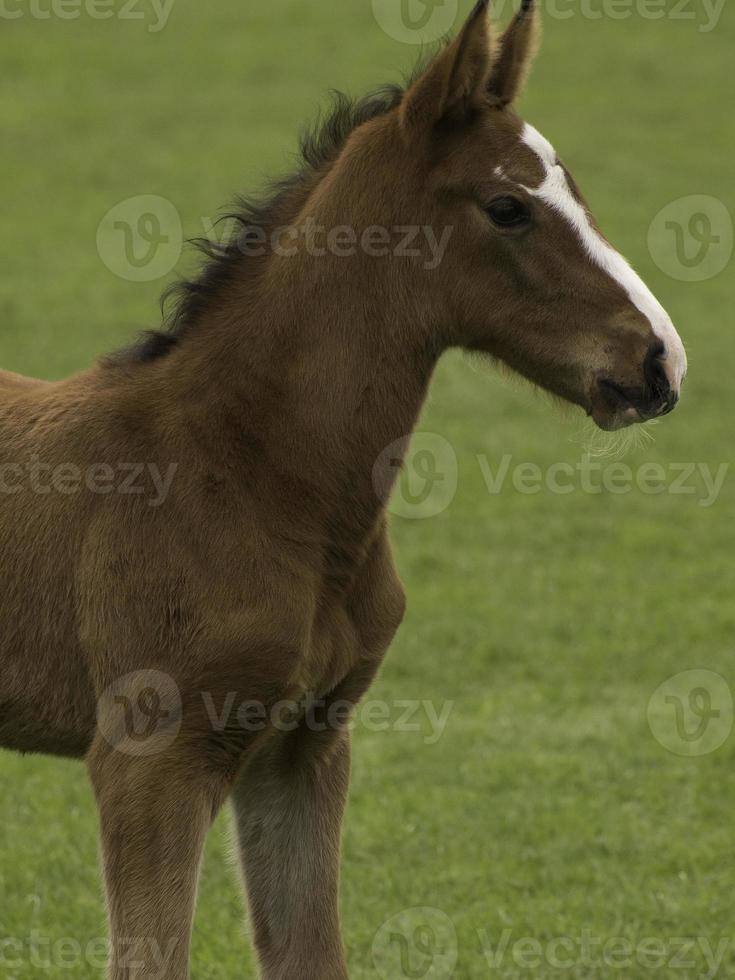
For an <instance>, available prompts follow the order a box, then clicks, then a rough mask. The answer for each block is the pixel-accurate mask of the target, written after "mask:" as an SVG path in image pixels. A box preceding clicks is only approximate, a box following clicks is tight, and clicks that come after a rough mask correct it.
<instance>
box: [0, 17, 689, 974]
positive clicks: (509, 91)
mask: <svg viewBox="0 0 735 980" xmlns="http://www.w3.org/2000/svg"><path fill="white" fill-rule="evenodd" d="M535 28H536V15H535V13H534V11H533V10H532V9H531V5H530V4H529V3H527V2H524V5H523V8H522V9H521V10H520V12H519V13H518V14H517V16H516V17H515V19H514V20H513V22H512V23H511V25H510V27H509V28H508V29H507V30H506V31H505V33H504V34H502V35H501V36H500V37H499V38H498V39H497V40H494V39H493V38H492V37H491V28H490V24H489V22H488V17H487V11H486V3H485V2H481V3H479V4H478V5H477V6H476V8H475V9H474V11H473V12H472V14H471V16H470V17H469V19H468V20H467V22H466V24H465V25H464V27H463V29H462V31H461V32H460V34H459V35H458V36H457V37H456V38H455V39H454V40H453V41H452V42H451V43H449V44H448V45H446V46H445V47H444V49H443V50H442V51H441V52H440V53H439V54H438V55H437V56H436V57H435V58H434V60H433V61H431V63H430V64H429V65H428V67H427V68H426V69H425V70H424V71H422V72H421V73H420V74H419V75H418V76H417V77H416V78H415V80H414V81H413V82H411V83H410V84H409V85H408V86H407V87H406V89H405V90H400V91H399V90H397V89H395V90H389V91H383V92H381V94H380V95H378V96H373V97H371V98H370V99H367V100H365V101H363V102H361V103H359V104H357V105H348V104H347V103H346V102H340V103H339V104H338V106H337V109H336V111H335V113H334V115H333V117H332V118H331V120H330V121H329V123H328V124H327V125H326V126H325V127H323V129H322V130H321V131H320V133H319V134H318V135H317V136H315V137H312V138H311V139H309V140H307V141H306V144H305V147H304V166H303V169H302V170H301V172H300V173H299V174H297V175H296V176H294V177H292V178H291V179H290V180H288V181H285V182H283V183H282V184H280V185H278V188H277V191H276V193H275V194H274V195H273V197H272V198H271V199H270V200H269V201H268V202H267V203H266V204H265V205H262V206H259V207H257V208H255V207H244V208H243V210H242V212H241V213H240V214H239V215H238V221H239V224H238V228H237V233H236V234H235V235H234V236H233V238H232V240H231V241H230V242H229V243H227V244H225V245H223V246H221V247H215V246H210V247H209V253H210V254H209V261H208V262H207V264H206V266H205V268H204V270H203V273H202V275H201V277H200V278H199V279H198V280H197V281H194V282H191V283H187V284H185V285H184V286H183V288H182V295H181V296H180V298H179V302H178V303H177V305H176V309H175V314H174V316H173V319H172V321H171V323H170V324H169V325H168V326H167V328H166V330H164V331H163V332H161V333H154V334H150V335H148V336H147V337H146V338H145V339H144V340H143V341H142V342H141V343H139V344H138V345H137V346H136V347H134V348H132V349H131V350H128V351H126V352H123V353H120V354H117V355H114V356H112V357H107V358H105V359H103V360H101V361H100V362H99V363H98V364H96V365H95V366H94V367H93V368H91V369H90V370H88V371H85V372H83V373H81V374H79V375H77V376H75V377H72V378H69V379H68V380H65V381H61V382H58V383H44V382H41V381H34V380H30V379H26V378H21V377H19V376H16V375H12V374H9V373H6V372H3V373H2V374H0V481H1V483H2V491H3V497H4V499H3V504H2V520H1V521H0V554H1V555H2V572H3V589H2V590H1V591H0V627H1V628H2V635H3V645H2V654H1V658H0V745H2V746H4V747H6V748H9V749H14V750H17V751H20V752H45V753H52V754H58V755H67V756H72V757H79V758H82V757H84V758H86V762H87V765H88V767H89V772H90V775H91V779H92V783H93V786H94V790H95V793H96V798H97V802H98V805H99V816H100V825H101V839H102V850H103V861H104V874H105V880H106V886H107V894H108V899H109V917H110V929H111V965H110V977H111V978H113V980H153V978H159V980H161V978H165V980H185V978H186V977H187V976H188V958H189V936H190V931H191V926H192V919H193V915H194V905H195V894H196V888H197V877H198V872H199V865H200V858H201V854H202V847H203V845H204V841H205V837H206V834H207V831H208V829H209V827H210V825H211V823H212V820H213V818H214V816H215V815H216V814H217V812H218V810H219V809H220V807H221V806H222V805H223V804H224V803H225V801H226V800H227V799H228V798H230V799H231V800H232V804H233V807H234V812H235V818H236V826H237V831H238V839H239V845H240V851H241V856H242V866H243V874H244V879H245V883H246V887H247V893H248V898H249V905H250V911H251V916H252V921H253V926H254V936H255V942H256V944H257V949H258V954H259V958H260V964H261V971H262V973H261V975H262V977H263V978H264V980H344V978H346V977H347V975H348V974H347V966H346V962H345V957H344V953H343V948H342V943H341V939H340V928H339V914H338V865H339V851H340V825H341V821H342V815H343V810H344V805H345V799H346V795H347V789H348V782H349V769H350V733H349V726H348V725H347V724H346V723H345V722H346V718H345V717H344V712H343V713H342V714H341V715H340V716H339V717H337V715H339V713H337V714H335V713H334V712H331V711H330V707H333V706H339V705H353V706H354V705H355V703H356V702H358V701H359V699H360V698H361V697H362V696H363V695H364V694H365V692H366V690H367V689H368V687H369V685H370V684H371V682H372V681H373V679H374V677H375V675H376V672H377V671H378V668H379V667H380V664H381V661H382V659H383V656H384V654H385V651H386V649H387V647H388V645H389V644H390V642H391V640H392V638H393V636H394V634H395V631H396V629H397V628H398V625H399V624H400V622H401V618H402V616H403V612H404V595H403V591H402V589H401V585H400V582H399V580H398V577H397V575H396V571H395V567H394V563H393V559H392V557H391V550H390V545H389V541H388V535H387V531H386V517H385V494H384V493H383V492H382V490H383V489H384V487H383V486H382V482H383V481H382V477H381V480H379V481H378V482H379V483H381V492H378V491H377V489H376V479H375V474H374V466H375V462H376V460H378V459H379V458H380V457H381V453H382V452H383V450H384V449H385V447H387V446H389V445H391V444H393V443H395V442H396V441H397V440H400V439H401V438H402V437H404V436H406V435H407V434H410V433H411V431H412V430H413V428H414V426H415V423H416V420H417V417H418V415H419V412H420V410H421V407H422V403H423V401H424V398H425V395H426V391H427V387H428V385H429V382H430V379H431V376H432V373H433V371H434V368H435V365H436V363H437V360H438V359H439V357H440V356H441V354H442V353H443V352H444V351H445V350H446V349H447V348H450V347H463V348H466V349H470V350H476V351H484V352H487V353H488V354H490V355H491V356H493V357H495V358H497V359H499V360H502V361H504V362H505V363H507V364H508V365H510V366H511V367H512V368H514V369H515V370H517V371H518V372H520V373H521V374H523V375H524V376H525V377H527V378H528V379H530V380H531V381H532V382H534V383H536V384H538V385H540V386H542V387H543V388H546V389H548V390H550V391H551V392H553V393H555V394H556V395H559V396H561V397H562V398H564V399H566V400H568V401H570V402H573V403H575V404H577V405H579V406H581V407H582V408H583V409H584V410H585V411H586V412H587V413H588V414H590V415H592V416H593V418H594V419H595V421H596V422H597V423H598V424H599V425H600V426H601V427H603V428H607V429H614V428H619V427H621V426H623V425H627V424H630V423H632V422H637V421H641V420H644V419H647V418H652V417H654V416H657V415H662V414H664V413H666V412H668V411H670V410H671V409H672V408H673V406H674V404H675V403H676V400H677V398H678V395H679V390H680V386H681V383H682V380H683V377H684V374H685V370H686V357H685V354H684V349H683V346H682V344H681V341H680V339H679V337H678V335H677V333H676V331H675V330H674V328H673V326H672V324H671V321H670V319H669V318H668V316H667V315H666V313H665V312H664V310H663V309H662V307H661V306H660V305H659V304H658V302H657V301H656V300H655V299H654V297H653V296H652V295H651V293H650V292H649V291H648V290H647V288H646V287H645V286H644V284H643V283H642V282H641V280H640V279H639V278H638V276H637V275H636V274H635V273H634V272H633V270H632V269H631V268H630V266H628V265H627V263H626V262H625V261H624V260H623V259H622V258H621V257H620V255H619V254H618V253H617V252H615V251H614V249H613V248H612V246H611V245H610V244H609V243H608V242H607V241H606V240H605V239H604V237H603V236H602V234H601V233H600V232H599V230H598V229H597V227H596V225H595V224H594V221H593V219H592V218H591V216H590V213H589V210H588V208H587V206H586V204H585V203H584V200H583V199H582V197H581V196H580V192H579V190H578V189H577V187H576V185H575V183H574V182H573V180H572V178H571V177H570V175H569V174H568V172H567V171H566V169H565V168H564V166H563V164H561V162H560V161H559V159H558V158H557V156H556V153H555V151H554V150H553V148H552V147H551V145H550V144H549V143H548V142H547V141H546V140H545V139H544V137H543V136H541V135H540V134H539V133H538V132H537V131H536V130H535V129H533V127H531V126H529V125H527V124H525V123H524V122H523V121H522V120H520V119H519V118H518V116H517V115H516V114H515V113H514V111H513V109H512V107H511V106H512V104H513V102H514V99H515V97H516V95H517V93H518V91H519V88H520V86H521V83H522V80H523V78H524V77H525V74H526V70H527V68H528V66H529V63H530V60H531V57H532V53H533V48H534V44H535V35H536V30H535ZM325 235H326V247H325V237H324V236H325ZM408 244H410V246H411V247H407V245H408ZM123 471H124V474H125V479H124V481H123V482H124V484H125V487H123V485H122V484H121V483H120V481H119V480H118V482H116V479H117V478H118V477H119V476H120V475H121V474H122V473H123ZM161 474H167V477H166V480H164V481H163V482H164V483H165V489H166V493H165V495H162V493H161V481H160V480H159V479H158V477H160V476H161ZM75 475H76V478H77V479H80V480H81V487H77V488H76V490H75V487H74V485H73V484H74V478H75ZM136 480H137V482H136ZM125 488H127V491H129V492H125ZM164 496H165V499H162V497H164ZM314 701H316V702H317V704H316V705H315V704H314ZM232 705H236V706H243V705H247V706H248V712H243V711H242V710H238V711H236V712H234V713H233V712H232V711H227V710H225V709H226V707H227V706H232ZM246 714H247V717H246ZM258 718H260V719H261V721H263V723H262V724H260V725H258V724H253V723H252V722H253V720H257V719H258ZM264 719H265V720H267V723H266V721H265V720H264ZM325 719H327V723H326V724H325V723H323V722H324V720H325ZM316 722H320V723H316Z"/></svg>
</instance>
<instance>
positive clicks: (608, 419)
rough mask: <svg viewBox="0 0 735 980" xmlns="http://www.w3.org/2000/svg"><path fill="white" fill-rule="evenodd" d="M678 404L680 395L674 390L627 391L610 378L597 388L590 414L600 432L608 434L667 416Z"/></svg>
mask: <svg viewBox="0 0 735 980" xmlns="http://www.w3.org/2000/svg"><path fill="white" fill-rule="evenodd" d="M678 400H679V396H678V394H677V393H675V392H673V391H672V390H671V389H667V390H666V391H662V390H660V389H656V390H651V389H647V388H641V389H638V388H628V387H625V386H623V385H621V384H618V383H617V382H616V381H613V380H612V379H611V378H600V379H599V380H598V381H597V384H596V386H595V392H594V395H593V398H592V406H591V408H590V410H589V414H590V415H591V416H592V418H593V419H594V421H595V423H596V424H597V425H598V426H599V428H601V429H603V430H604V431H605V432H615V431H617V430H618V429H625V428H627V427H628V426H631V425H636V424H637V423H640V422H650V421H651V420H652V419H657V418H661V417H662V416H664V415H668V414H669V412H672V411H673V410H674V408H675V407H676V403H677V402H678Z"/></svg>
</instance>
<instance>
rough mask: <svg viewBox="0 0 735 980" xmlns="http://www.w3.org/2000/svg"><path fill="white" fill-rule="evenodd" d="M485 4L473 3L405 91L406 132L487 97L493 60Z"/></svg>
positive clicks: (485, 0)
mask: <svg viewBox="0 0 735 980" xmlns="http://www.w3.org/2000/svg"><path fill="white" fill-rule="evenodd" d="M488 5H489V0H480V2H479V3H477V4H476V5H475V8H474V9H473V11H472V13H471V14H470V16H469V18H468V19H467V21H466V23H465V25H464V27H463V28H462V30H461V31H460V33H459V34H458V35H457V37H456V38H455V39H454V40H453V41H452V42H451V43H450V44H448V45H447V47H446V48H444V50H443V51H441V52H440V53H439V54H438V55H437V56H436V57H435V58H434V60H433V61H432V62H431V63H430V64H429V66H428V68H427V69H426V70H425V71H424V72H423V73H422V75H421V76H420V77H419V78H418V79H417V80H416V81H415V82H414V84H413V85H412V86H411V87H410V88H409V90H408V92H406V94H405V96H404V98H403V102H402V103H401V110H400V118H401V126H402V128H403V130H404V132H405V133H406V134H407V135H415V134H416V132H417V130H420V129H424V130H426V129H431V128H433V126H434V125H435V124H436V123H438V122H440V121H441V120H442V119H449V118H453V119H461V118H462V117H463V116H466V115H467V114H468V113H469V112H470V111H471V109H472V107H473V106H474V105H476V104H479V103H480V102H481V101H482V100H483V99H485V100H486V99H487V86H488V81H489V78H490V71H491V68H492V61H493V57H492V44H491V38H490V23H489V19H488Z"/></svg>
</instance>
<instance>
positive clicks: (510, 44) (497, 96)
mask: <svg viewBox="0 0 735 980" xmlns="http://www.w3.org/2000/svg"><path fill="white" fill-rule="evenodd" d="M540 34H541V32H540V19H539V15H538V10H537V7H536V3H535V2H534V0H521V9H520V10H519V11H518V13H517V14H516V15H515V17H514V18H513V20H512V21H511V23H510V26H509V27H508V28H507V29H506V30H505V31H504V32H503V35H502V36H501V38H500V43H499V45H498V47H499V53H498V57H497V59H496V61H495V64H494V65H493V70H492V73H491V75H490V81H489V83H488V92H489V94H490V96H491V98H492V99H493V100H494V101H495V102H496V104H498V105H509V104H510V103H511V102H513V101H514V100H515V99H516V98H517V96H518V95H519V94H520V92H521V90H522V89H523V86H524V84H525V81H526V78H527V77H528V73H529V71H530V70H531V65H532V64H533V59H534V57H535V56H536V51H537V50H538V42H539V37H540Z"/></svg>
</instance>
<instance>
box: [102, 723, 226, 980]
mask: <svg viewBox="0 0 735 980" xmlns="http://www.w3.org/2000/svg"><path fill="white" fill-rule="evenodd" d="M88 762H89V768H90V773H91V777H92V782H93V785H94V789H95V793H96V796H97V802H98V806H99V814H100V829H101V839H102V855H103V865H104V875H105V883H106V888H107V896H108V906H109V919H110V932H111V962H110V973H109V976H110V980H187V978H188V976H189V971H188V958H189V941H190V934H191V928H192V920H193V916H194V905H195V898H196V889H197V881H198V876H199V867H200V862H201V855H202V850H203V847H204V841H205V837H206V834H207V831H208V830H209V827H210V825H211V823H212V820H213V818H214V816H215V814H216V812H217V810H218V809H219V807H220V805H221V803H222V802H223V801H224V799H225V798H226V796H227V792H228V789H229V784H228V782H227V777H226V775H225V773H223V772H221V771H218V769H217V767H216V766H215V767H213V766H211V765H209V763H208V759H207V758H206V755H205V753H203V752H202V751H201V750H199V749H197V748H196V743H188V742H187V741H186V740H185V739H182V740H181V741H180V742H177V743H175V744H174V745H173V746H169V747H168V748H167V749H166V750H165V751H163V752H161V753H160V754H156V755H152V756H145V757H135V756H130V755H126V754H124V753H122V752H120V751H117V750H114V749H112V748H110V746H109V745H107V744H106V743H105V742H104V740H102V739H101V738H100V737H99V736H98V739H97V741H96V742H95V744H94V746H93V747H92V750H91V752H90V755H89V758H88Z"/></svg>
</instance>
